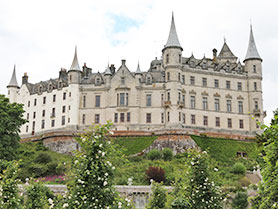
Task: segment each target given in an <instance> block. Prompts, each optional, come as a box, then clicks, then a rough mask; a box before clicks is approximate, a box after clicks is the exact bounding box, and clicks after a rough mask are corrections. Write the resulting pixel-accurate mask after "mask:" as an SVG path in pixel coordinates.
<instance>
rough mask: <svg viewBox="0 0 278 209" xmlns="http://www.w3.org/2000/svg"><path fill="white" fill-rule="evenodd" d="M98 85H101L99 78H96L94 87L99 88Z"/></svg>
mask: <svg viewBox="0 0 278 209" xmlns="http://www.w3.org/2000/svg"><path fill="white" fill-rule="evenodd" d="M100 84H101V82H100V78H99V77H97V78H96V86H100Z"/></svg>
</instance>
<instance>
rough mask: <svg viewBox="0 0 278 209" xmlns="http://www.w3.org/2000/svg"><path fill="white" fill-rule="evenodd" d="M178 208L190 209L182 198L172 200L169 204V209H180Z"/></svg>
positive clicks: (188, 204)
mask: <svg viewBox="0 0 278 209" xmlns="http://www.w3.org/2000/svg"><path fill="white" fill-rule="evenodd" d="M180 208H184V209H190V208H191V206H190V203H189V202H188V201H187V200H186V199H184V198H182V197H178V198H176V199H174V201H173V202H172V203H171V209H180Z"/></svg>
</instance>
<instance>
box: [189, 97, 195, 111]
mask: <svg viewBox="0 0 278 209" xmlns="http://www.w3.org/2000/svg"><path fill="white" fill-rule="evenodd" d="M190 107H191V108H192V109H195V96H190Z"/></svg>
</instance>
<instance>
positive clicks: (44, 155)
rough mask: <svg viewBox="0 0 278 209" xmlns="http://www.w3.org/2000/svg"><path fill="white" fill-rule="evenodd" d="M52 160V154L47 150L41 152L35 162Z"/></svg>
mask: <svg viewBox="0 0 278 209" xmlns="http://www.w3.org/2000/svg"><path fill="white" fill-rule="evenodd" d="M51 161H52V159H51V156H50V155H49V154H48V153H46V152H41V153H39V154H38V156H37V157H36V159H35V162H36V163H40V164H45V163H49V162H51Z"/></svg>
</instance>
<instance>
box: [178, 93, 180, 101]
mask: <svg viewBox="0 0 278 209" xmlns="http://www.w3.org/2000/svg"><path fill="white" fill-rule="evenodd" d="M178 101H181V93H180V92H179V94H178Z"/></svg>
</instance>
